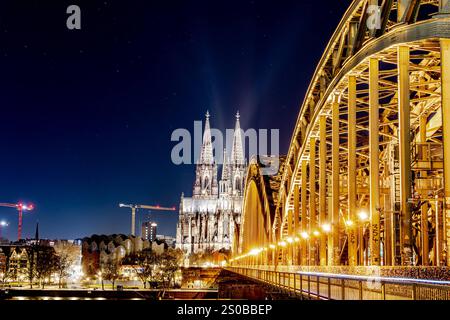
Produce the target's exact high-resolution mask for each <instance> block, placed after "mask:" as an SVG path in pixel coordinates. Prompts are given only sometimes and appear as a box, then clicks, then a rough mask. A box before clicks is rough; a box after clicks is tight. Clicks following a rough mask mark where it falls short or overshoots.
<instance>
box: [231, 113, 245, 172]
mask: <svg viewBox="0 0 450 320" xmlns="http://www.w3.org/2000/svg"><path fill="white" fill-rule="evenodd" d="M240 117H241V116H240V114H239V111H238V112H237V113H236V125H235V128H234V136H233V146H232V149H231V165H240V164H244V149H243V148H242V133H241V124H240V121H239V119H240Z"/></svg>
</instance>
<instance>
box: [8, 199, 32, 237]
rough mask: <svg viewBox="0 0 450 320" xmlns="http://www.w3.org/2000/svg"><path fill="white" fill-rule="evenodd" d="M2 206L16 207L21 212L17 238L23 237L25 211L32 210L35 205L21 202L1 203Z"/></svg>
mask: <svg viewBox="0 0 450 320" xmlns="http://www.w3.org/2000/svg"><path fill="white" fill-rule="evenodd" d="M0 207H6V208H14V209H16V210H17V212H18V213H19V224H18V226H17V240H20V239H22V216H23V211H31V210H33V209H34V206H33V205H32V204H30V205H26V204H23V203H21V202H19V203H0Z"/></svg>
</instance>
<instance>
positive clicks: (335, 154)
mask: <svg viewBox="0 0 450 320" xmlns="http://www.w3.org/2000/svg"><path fill="white" fill-rule="evenodd" d="M333 99H334V101H333V103H332V119H331V120H332V125H331V126H332V133H331V134H332V142H331V143H332V152H331V155H332V171H333V172H332V183H331V184H332V194H331V199H332V200H331V201H332V205H333V207H332V214H331V224H332V229H331V237H330V240H331V241H330V242H329V246H330V248H329V249H328V250H329V256H330V258H329V264H330V263H331V265H333V266H337V265H339V264H340V261H339V260H340V250H339V240H340V237H339V235H340V230H339V229H340V228H339V210H340V208H339V142H340V141H339V101H338V100H339V97H338V96H335V97H334V98H333ZM330 251H331V252H330Z"/></svg>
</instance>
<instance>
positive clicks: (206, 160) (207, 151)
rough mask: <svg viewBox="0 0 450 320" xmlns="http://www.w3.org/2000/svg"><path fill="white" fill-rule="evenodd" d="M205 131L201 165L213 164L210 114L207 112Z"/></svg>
mask: <svg viewBox="0 0 450 320" xmlns="http://www.w3.org/2000/svg"><path fill="white" fill-rule="evenodd" d="M205 117H206V120H205V131H204V133H203V145H202V150H201V154H200V160H199V164H213V163H214V158H213V148H212V142H211V127H210V125H209V112H208V111H206V115H205Z"/></svg>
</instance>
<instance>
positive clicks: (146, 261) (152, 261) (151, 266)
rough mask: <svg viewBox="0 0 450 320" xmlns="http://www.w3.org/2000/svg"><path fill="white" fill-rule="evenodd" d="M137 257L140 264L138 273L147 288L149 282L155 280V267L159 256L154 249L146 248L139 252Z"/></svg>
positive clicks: (138, 264)
mask: <svg viewBox="0 0 450 320" xmlns="http://www.w3.org/2000/svg"><path fill="white" fill-rule="evenodd" d="M135 259H136V264H137V266H138V268H137V269H136V273H137V275H138V277H139V279H141V281H142V283H143V285H144V289H146V288H147V282H148V281H152V280H154V278H155V276H156V272H155V269H156V264H157V263H158V260H159V256H158V255H157V254H156V253H155V252H154V251H152V250H150V249H145V250H142V251H141V252H139V253H138V254H137V255H136V258H135Z"/></svg>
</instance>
